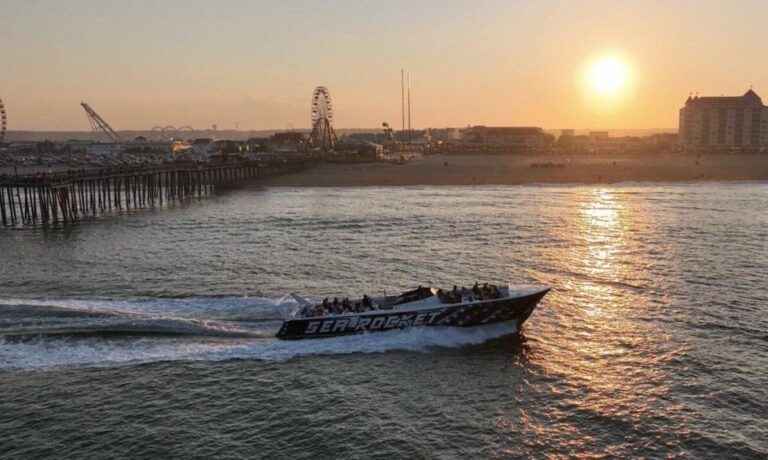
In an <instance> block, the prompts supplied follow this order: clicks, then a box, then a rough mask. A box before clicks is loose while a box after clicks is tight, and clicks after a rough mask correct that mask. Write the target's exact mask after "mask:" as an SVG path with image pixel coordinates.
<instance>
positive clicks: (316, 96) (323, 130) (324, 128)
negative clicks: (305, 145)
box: [309, 86, 337, 150]
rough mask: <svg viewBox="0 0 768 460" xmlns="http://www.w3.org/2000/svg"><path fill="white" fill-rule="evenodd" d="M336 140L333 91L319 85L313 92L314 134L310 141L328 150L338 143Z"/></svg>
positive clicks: (313, 144)
mask: <svg viewBox="0 0 768 460" xmlns="http://www.w3.org/2000/svg"><path fill="white" fill-rule="evenodd" d="M336 141H337V139H336V133H335V132H334V131H333V104H332V103H331V93H330V92H329V91H328V88H326V87H325V86H318V87H317V88H315V91H314V92H313V93H312V134H311V135H310V136H309V143H310V144H311V145H312V146H314V147H319V148H321V149H323V150H328V149H332V148H333V147H334V146H335V145H336Z"/></svg>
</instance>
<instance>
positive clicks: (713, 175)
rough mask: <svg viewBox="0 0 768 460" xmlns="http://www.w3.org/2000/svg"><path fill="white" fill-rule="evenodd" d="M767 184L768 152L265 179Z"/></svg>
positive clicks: (479, 161) (347, 169)
mask: <svg viewBox="0 0 768 460" xmlns="http://www.w3.org/2000/svg"><path fill="white" fill-rule="evenodd" d="M731 180H738V181H753V180H768V154H706V155H700V156H697V155H690V154H679V153H677V154H643V155H640V154H631V155H630V154H625V155H622V154H618V155H617V154H612V155H596V154H595V155H590V154H586V155H585V154H578V155H567V154H550V155H434V156H426V157H421V158H417V159H415V160H413V161H412V162H410V163H408V164H405V165H389V164H379V163H370V164H321V165H319V166H318V167H316V168H313V169H309V170H305V171H302V172H299V173H295V174H289V175H285V176H278V177H273V178H270V179H266V180H264V181H263V183H264V184H265V185H269V186H285V187H339V186H342V187H345V186H366V185H371V186H407V185H494V184H499V185H501V184H527V183H616V182H628V181H637V182H676V181H731Z"/></svg>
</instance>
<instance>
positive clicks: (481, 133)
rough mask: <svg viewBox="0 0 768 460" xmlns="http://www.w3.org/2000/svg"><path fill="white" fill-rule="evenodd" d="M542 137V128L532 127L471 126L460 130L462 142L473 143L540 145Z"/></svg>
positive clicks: (542, 142) (511, 145) (510, 145)
mask: <svg viewBox="0 0 768 460" xmlns="http://www.w3.org/2000/svg"><path fill="white" fill-rule="evenodd" d="M544 137H545V133H544V130H543V129H542V128H534V127H490V126H473V127H471V128H467V129H465V130H463V131H462V132H461V141H462V143H465V144H475V145H492V146H509V147H541V146H543V145H544Z"/></svg>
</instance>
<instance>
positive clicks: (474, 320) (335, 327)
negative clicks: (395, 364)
mask: <svg viewBox="0 0 768 460" xmlns="http://www.w3.org/2000/svg"><path fill="white" fill-rule="evenodd" d="M548 291H549V289H543V290H541V291H539V292H536V293H534V294H530V295H525V296H520V297H513V298H504V299H495V300H487V301H480V302H473V303H469V304H455V305H451V304H444V305H440V306H438V307H435V308H426V309H419V310H411V311H409V310H407V309H403V310H378V311H372V312H366V313H358V314H346V315H329V316H322V317H313V318H298V319H290V320H287V321H285V322H284V323H283V326H282V327H281V328H280V330H279V331H278V333H277V335H276V337H277V338H278V339H283V340H295V339H314V338H323V337H336V336H340V335H351V334H361V333H364V332H382V331H389V330H392V329H406V328H410V327H429V326H432V327H434V326H451V327H475V326H482V325H486V324H495V323H501V322H507V321H517V328H518V331H519V329H520V326H521V325H522V324H523V323H524V322H525V321H526V320H527V319H528V317H529V316H530V315H531V313H533V309H534V308H536V304H538V303H539V301H540V300H541V299H542V297H544V295H546V293H547V292H548Z"/></svg>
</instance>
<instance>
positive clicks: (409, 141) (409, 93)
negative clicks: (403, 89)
mask: <svg viewBox="0 0 768 460" xmlns="http://www.w3.org/2000/svg"><path fill="white" fill-rule="evenodd" d="M410 143H411V72H408V144H410Z"/></svg>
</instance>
